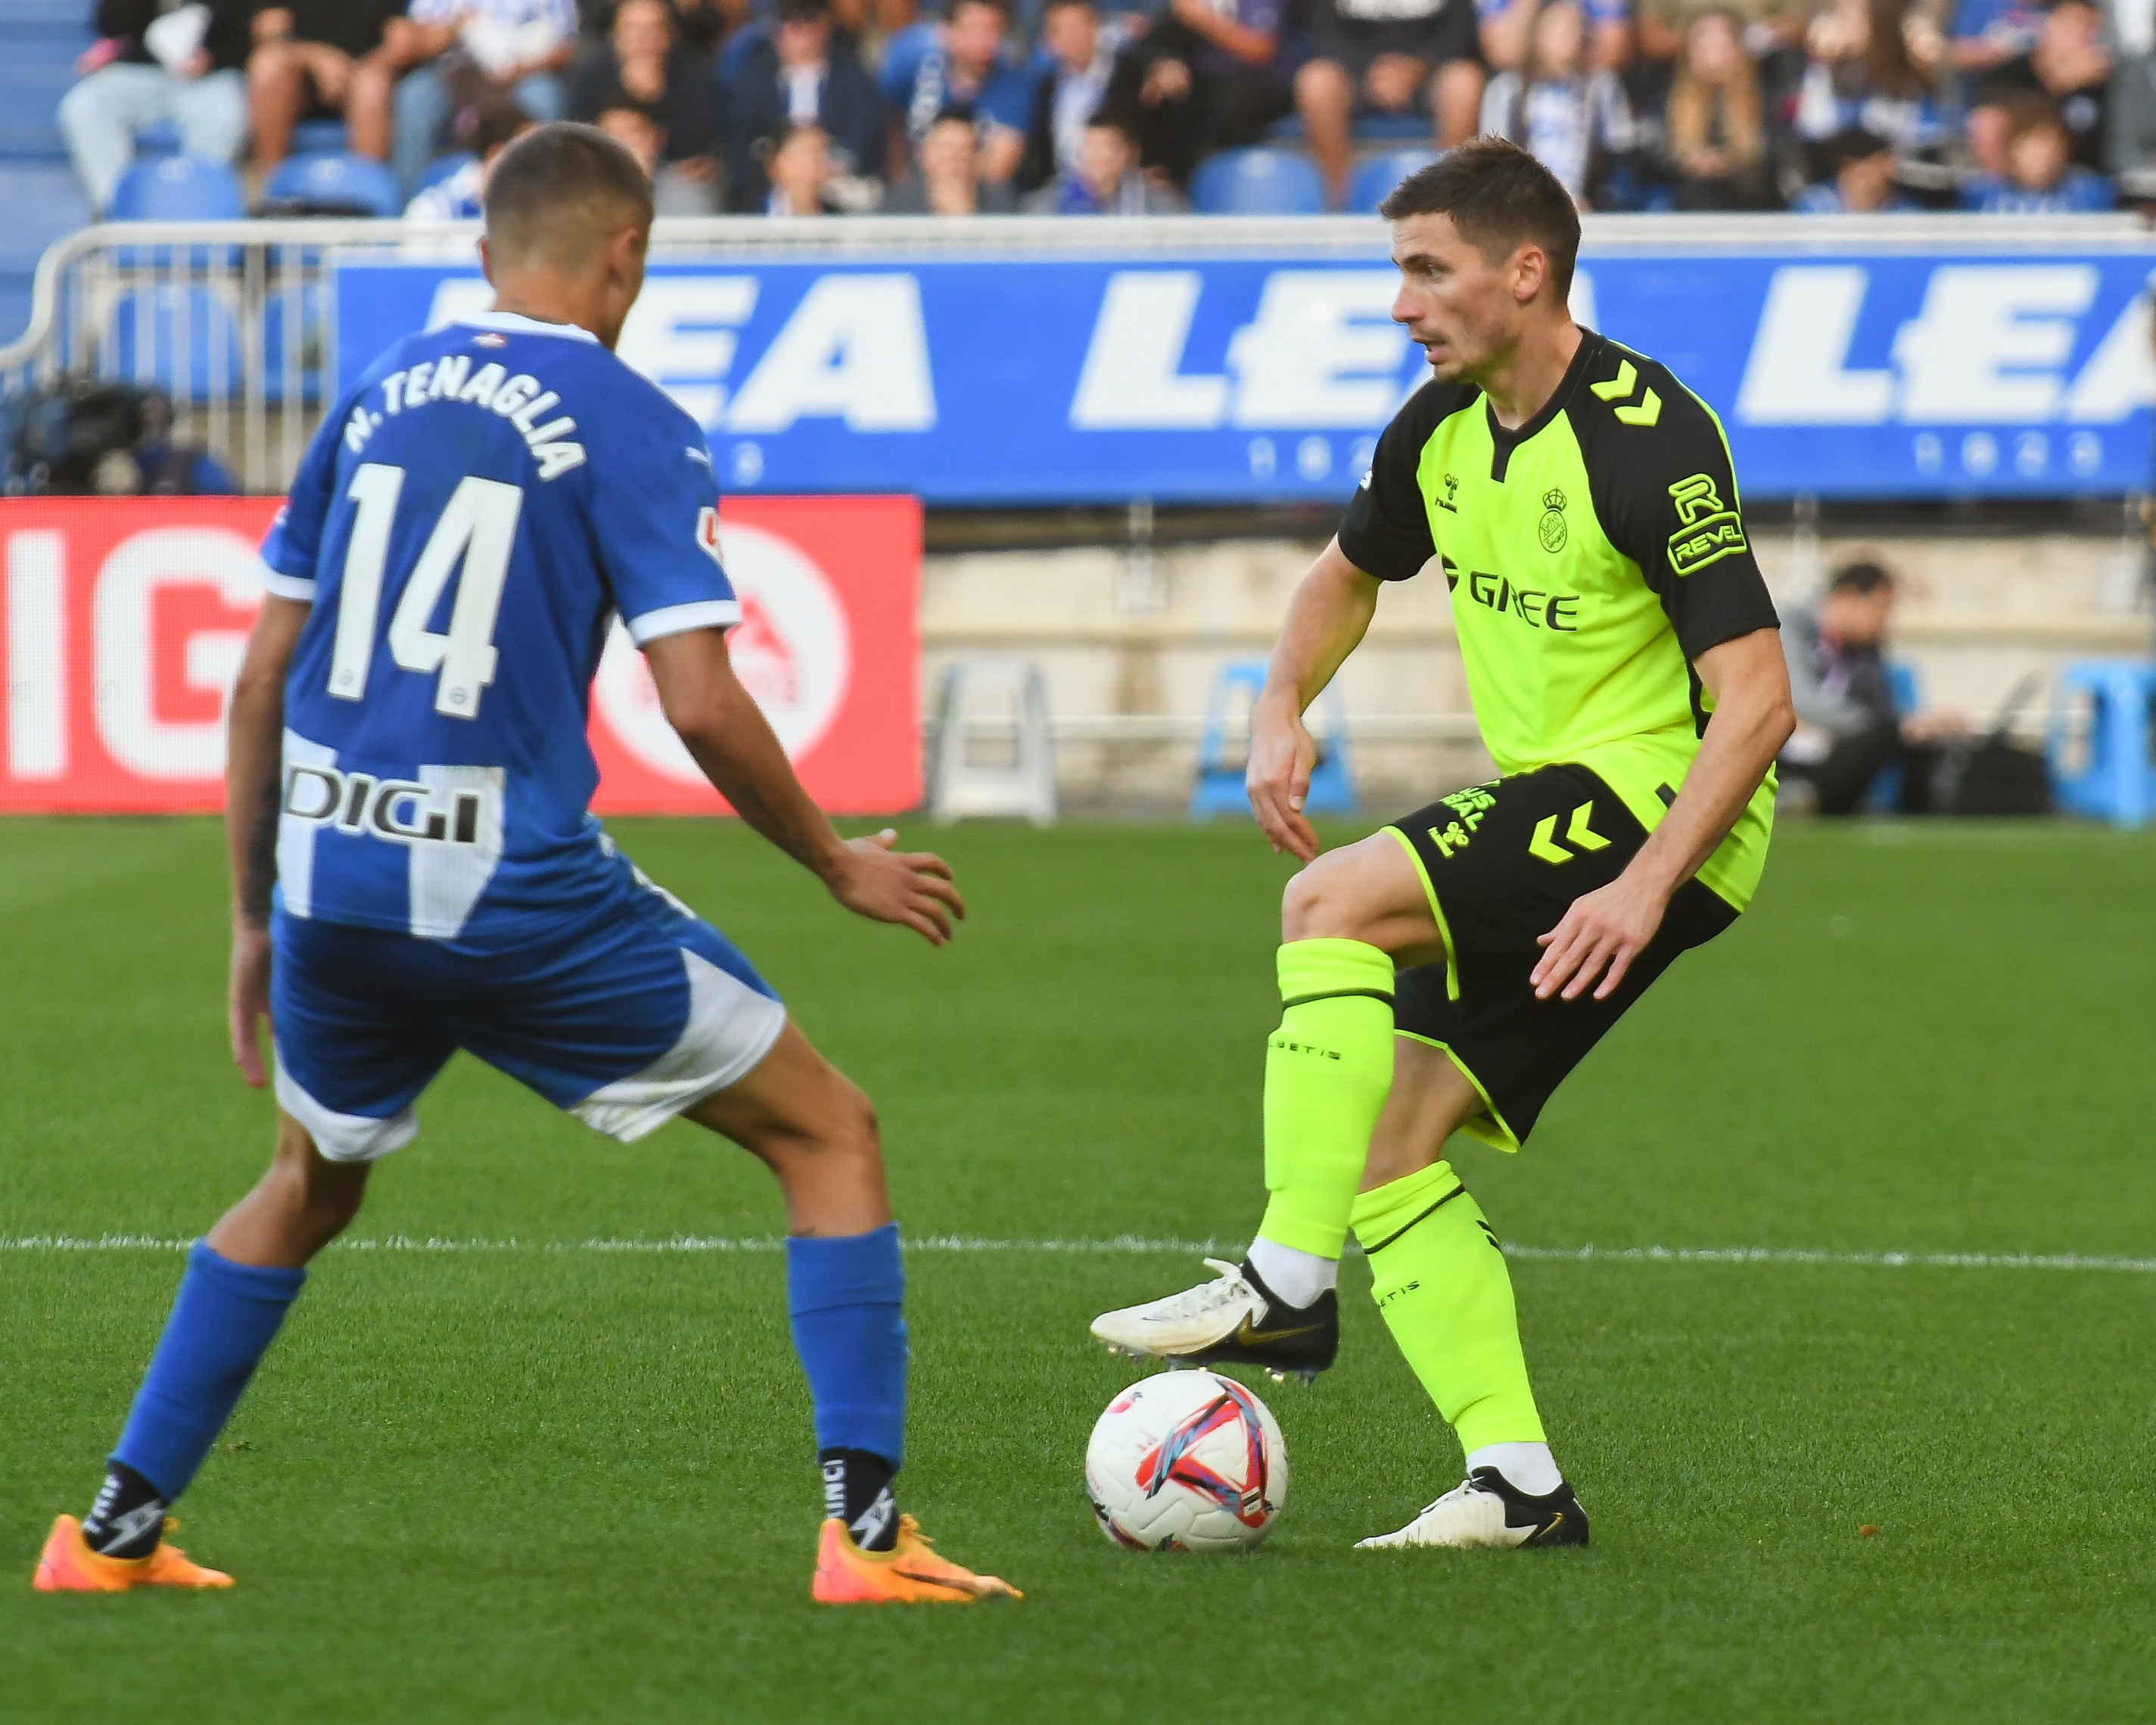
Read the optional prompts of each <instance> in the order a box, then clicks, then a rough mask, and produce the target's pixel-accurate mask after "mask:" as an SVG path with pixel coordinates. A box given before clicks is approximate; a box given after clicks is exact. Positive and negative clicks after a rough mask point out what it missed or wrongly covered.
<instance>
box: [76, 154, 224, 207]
mask: <svg viewBox="0 0 2156 1725" xmlns="http://www.w3.org/2000/svg"><path fill="white" fill-rule="evenodd" d="M105 213H106V214H107V215H108V216H110V218H112V219H113V220H114V221H115V222H228V221H234V220H237V219H238V218H240V217H242V216H244V215H245V214H246V213H247V198H246V195H245V193H244V192H243V190H242V189H241V187H240V183H239V175H238V174H237V173H235V172H233V170H232V169H231V167H228V165H227V164H226V163H224V162H212V161H210V160H209V159H208V157H203V156H162V157H157V158H156V159H155V160H153V161H148V162H142V161H138V162H136V163H135V164H134V165H133V166H132V167H130V168H129V169H128V170H127V172H126V173H124V174H122V175H121V177H120V184H119V186H118V187H116V188H115V190H114V192H113V193H112V208H110V209H109V210H107V211H106V212H105Z"/></svg>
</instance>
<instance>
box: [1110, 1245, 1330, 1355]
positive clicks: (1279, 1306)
mask: <svg viewBox="0 0 2156 1725" xmlns="http://www.w3.org/2000/svg"><path fill="white" fill-rule="evenodd" d="M1205 1262H1206V1265H1207V1266H1208V1267H1209V1268H1210V1269H1213V1270H1216V1271H1219V1279H1218V1280H1217V1281H1209V1282H1202V1283H1200V1284H1199V1286H1196V1287H1194V1288H1186V1289H1185V1290H1183V1292H1181V1293H1179V1294H1170V1295H1169V1296H1168V1297H1167V1298H1166V1299H1164V1300H1153V1301H1148V1302H1147V1303H1146V1304H1145V1305H1143V1306H1126V1307H1123V1308H1122V1310H1121V1311H1119V1312H1102V1313H1101V1316H1100V1317H1096V1318H1095V1319H1094V1320H1093V1334H1094V1336H1095V1337H1096V1338H1097V1339H1098V1340H1100V1341H1101V1342H1105V1343H1107V1345H1108V1347H1109V1348H1111V1350H1113V1351H1114V1352H1115V1353H1127V1354H1132V1355H1135V1356H1136V1357H1137V1358H1140V1359H1164V1360H1168V1361H1171V1362H1173V1363H1175V1364H1177V1365H1189V1366H1210V1365H1222V1364H1234V1365H1246V1366H1260V1367H1262V1368H1265V1370H1266V1371H1267V1372H1270V1373H1271V1374H1272V1375H1273V1376H1274V1377H1275V1378H1287V1377H1289V1376H1290V1375H1293V1376H1295V1377H1298V1378H1301V1379H1302V1381H1303V1382H1304V1383H1306V1384H1307V1383H1309V1382H1310V1381H1311V1380H1312V1378H1315V1377H1317V1374H1318V1373H1320V1372H1322V1371H1323V1370H1324V1369H1325V1368H1327V1366H1329V1365H1331V1364H1332V1361H1333V1358H1334V1356H1336V1355H1337V1353H1339V1352H1340V1300H1339V1296H1338V1294H1337V1292H1336V1291H1334V1290H1332V1289H1331V1288H1327V1290H1326V1291H1324V1292H1323V1293H1322V1294H1321V1295H1319V1296H1317V1299H1316V1300H1314V1301H1312V1302H1311V1303H1310V1304H1309V1305H1308V1306H1291V1305H1289V1304H1288V1303H1287V1302H1286V1301H1285V1300H1282V1299H1281V1298H1280V1297H1279V1296H1276V1294H1275V1293H1274V1292H1273V1291H1272V1290H1271V1289H1270V1288H1268V1287H1267V1286H1265V1282H1264V1281H1262V1280H1261V1279H1260V1276H1259V1275H1258V1273H1257V1271H1255V1270H1254V1269H1252V1268H1251V1267H1250V1265H1249V1264H1248V1263H1247V1262H1245V1263H1242V1264H1229V1263H1227V1262H1225V1261H1224V1260H1221V1259H1219V1258H1208V1259H1207V1260H1205Z"/></svg>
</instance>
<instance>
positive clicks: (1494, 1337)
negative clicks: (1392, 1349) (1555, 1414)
mask: <svg viewBox="0 0 2156 1725" xmlns="http://www.w3.org/2000/svg"><path fill="white" fill-rule="evenodd" d="M1354 1221H1355V1237H1356V1238H1357V1239H1358V1240H1361V1241H1362V1243H1363V1250H1364V1251H1365V1252H1366V1253H1368V1255H1369V1259H1370V1271H1371V1276H1372V1284H1371V1288H1370V1296H1371V1297H1372V1298H1373V1299H1374V1300H1375V1301H1377V1302H1378V1311H1379V1312H1382V1313H1383V1314H1384V1319H1385V1323H1386V1326H1387V1327H1388V1328H1389V1329H1390V1330H1391V1331H1392V1332H1393V1340H1394V1342H1396V1343H1399V1349H1400V1352H1401V1353H1403V1354H1404V1355H1405V1356H1406V1357H1407V1363H1408V1364H1409V1366H1411V1367H1412V1368H1414V1374H1415V1376H1416V1377H1417V1378H1420V1379H1421V1380H1422V1387H1423V1388H1424V1389H1426V1390H1428V1391H1429V1392H1430V1399H1431V1400H1432V1401H1434V1402H1435V1403H1436V1404H1437V1410H1438V1412H1439V1413H1440V1414H1444V1415H1445V1418H1446V1420H1450V1422H1451V1425H1452V1428H1453V1430H1455V1431H1456V1432H1458V1433H1459V1434H1460V1448H1461V1449H1462V1450H1466V1451H1467V1452H1469V1453H1470V1454H1472V1453H1473V1452H1474V1451H1475V1450H1479V1449H1481V1447H1482V1446H1483V1445H1486V1444H1538V1443H1542V1442H1544V1441H1545V1439H1544V1438H1543V1422H1542V1416H1541V1415H1540V1414H1537V1412H1536V1411H1535V1395H1534V1392H1533V1391H1532V1389H1529V1388H1528V1387H1527V1358H1526V1356H1525V1355H1524V1354H1522V1353H1521V1352H1520V1321H1519V1316H1518V1314H1517V1312H1515V1310H1514V1309H1513V1306H1512V1276H1511V1274H1510V1273H1509V1272H1508V1271H1507V1270H1506V1268H1505V1255H1504V1254H1503V1253H1502V1252H1501V1251H1499V1250H1497V1241H1496V1236H1495V1235H1492V1234H1491V1232H1490V1228H1489V1224H1488V1223H1486V1221H1484V1220H1483V1219H1482V1207H1481V1205H1480V1204H1476V1202H1475V1200H1474V1199H1473V1198H1471V1197H1470V1196H1469V1195H1468V1192H1467V1189H1466V1187H1465V1186H1462V1185H1461V1184H1460V1177H1459V1176H1458V1175H1457V1174H1455V1173H1453V1171H1452V1165H1451V1163H1445V1162H1440V1163H1435V1164H1433V1165H1432V1166H1430V1167H1429V1168H1424V1169H1423V1170H1421V1171H1420V1172H1419V1173H1412V1174H1409V1175H1408V1176H1407V1177H1406V1178H1404V1179H1399V1180H1394V1181H1391V1182H1389V1183H1387V1184H1385V1185H1383V1186H1380V1187H1378V1189H1377V1190H1376V1191H1374V1192H1365V1193H1363V1194H1362V1196H1360V1197H1359V1198H1358V1199H1356V1200H1355V1215H1354Z"/></svg>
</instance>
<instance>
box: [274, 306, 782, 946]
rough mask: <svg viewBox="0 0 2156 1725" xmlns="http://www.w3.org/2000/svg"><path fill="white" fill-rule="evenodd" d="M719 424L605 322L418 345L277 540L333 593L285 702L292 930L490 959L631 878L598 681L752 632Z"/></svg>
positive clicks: (306, 594) (310, 483) (283, 823)
mask: <svg viewBox="0 0 2156 1725" xmlns="http://www.w3.org/2000/svg"><path fill="white" fill-rule="evenodd" d="M718 501H719V498H718V486H717V482H716V480H715V478H714V477H713V475H712V471H711V456H710V454H709V452H708V450H707V449H706V445H705V442H704V434H703V433H702V431H701V429H699V428H698V427H697V426H696V424H695V423H694V422H693V421H691V420H690V418H689V417H688V415H687V414H685V413H683V412H682V411H681V409H680V408H677V407H675V405H674V403H672V402H671V401H670V400H669V399H667V398H666V397H665V395H663V394H662V393H660V391H659V390H658V389H657V388H655V387H654V385H652V384H651V383H649V382H646V381H645V380H644V378H643V377H639V376H638V375H637V374H636V373H635V372H632V371H631V370H630V369H629V367H627V366H625V365H624V364H623V363H622V362H620V361H619V360H618V359H616V358H615V357H613V354H611V353H609V352H607V351H606V349H605V348H603V347H601V346H600V345H599V344H598V342H597V341H594V340H593V338H592V337H591V336H589V335H588V334H587V333H586V332H585V331H583V330H579V329H576V328H572V327H570V326H565V325H560V324H549V323H539V322H536V321H532V320H531V319H529V318H524V317H518V316H513V315H511V314H507V313H502V312H490V313H487V314H485V316H478V317H474V318H470V319H467V320H465V321H462V322H459V323H456V324H452V325H450V326H448V327H446V328H444V329H440V330H437V331H433V332H431V333H429V334H427V335H423V336H413V337H412V338H410V339H409V340H407V341H402V342H400V343H398V345H397V346H396V347H393V348H392V349H391V350H390V351H389V352H388V353H386V354H384V355H383V356H382V358H380V359H379V360H377V362H375V364H374V365H373V367H372V368H371V369H370V370H369V371H368V372H367V375H366V376H365V377H363V378H362V380H361V381H360V382H359V383H358V384H357V386H356V387H355V388H354V389H353V390H352V393H350V394H349V395H347V396H346V398H344V399H343V400H342V401H341V402H340V403H338V405H337V407H336V410H335V412H334V413H332V414H331V417H330V418H328V419H327V420H326V421H325V422H324V424H323V427H322V429H321V434H319V435H318V436H317V437H316V439H315V442H314V444H313V446H312V447H311V449H309V450H308V452H307V455H306V459H305V462H304V463H303V464H302V465H301V466H300V474H299V477H298V479H297V480H296V481H295V483H294V485H293V487H292V492H291V495H290V499H289V501H287V502H286V504H285V509H284V511H282V513H280V515H279V516H278V518H277V521H276V524H275V526H273V527H272V528H271V529H270V531H269V537H268V539H267V540H266V541H265V542H264V545H263V549H262V555H263V559H264V562H266V563H267V564H268V566H269V575H268V581H269V590H270V591H271V592H272V593H277V594H280V595H281V596H282V597H284V598H290V599H298V600H303V601H306V602H308V603H311V604H312V605H313V607H314V611H313V614H312V615H311V616H310V617H309V618H308V619H307V622H306V624H305V628H304V629H303V630H302V631H301V633H300V640H299V644H298V648H297V649H296V650H295V653H294V655H293V659H292V665H291V670H290V675H289V677H288V679H287V680H286V683H285V772H284V788H283V805H282V813H281V814H280V819H279V824H278V834H277V872H278V894H279V899H280V903H281V905H282V906H283V908H284V910H285V912H286V914H287V915H290V916H306V917H319V918H321V919H323V920H325V921H327V922H347V923H357V924H359V925H361V926H362V927H370V928H383V929H393V930H396V931H398V932H405V933H409V934H413V935H418V936H421V937H425V938H429V939H434V940H444V941H454V942H459V944H462V945H465V946H470V947H476V948H499V947H506V946H512V945H517V944H521V943H522V942H526V941H529V940H531V939H533V938H534V937H536V936H538V935H540V934H542V933H543V932H545V931H546V930H547V929H548V928H549V927H558V926H559V925H560V923H561V922H562V919H563V918H564V917H565V916H574V915H576V914H578V913H579V912H580V911H583V910H584V909H587V908H589V907H591V906H594V905H596V904H597V903H598V902H599V901H602V900H603V898H604V897H605V896H606V895H607V894H608V893H609V892H613V891H619V887H620V885H621V882H622V880H623V879H624V875H625V874H626V870H625V867H624V864H623V862H622V861H621V860H619V858H618V857H617V856H615V855H614V854H613V850H612V847H611V846H610V845H608V843H607V842H606V840H605V839H604V836H603V834H602V833H601V831H600V829H599V826H598V822H597V821H596V820H594V819H593V818H592V817H591V815H590V814H589V813H588V808H589V804H590V802H591V796H592V792H593V788H595V787H596V785H597V783H598V767H597V764H596V763H595V762H593V758H592V753H591V748H590V745H589V744H588V742H587V741H586V738H585V727H586V723H587V717H588V699H589V696H590V691H591V683H592V676H593V672H594V671H595V670H597V669H598V660H599V654H600V651H601V649H602V648H603V646H604V644H605V642H606V637H607V633H608V629H609V628H610V627H611V625H612V621H613V616H614V614H616V613H617V612H618V613H619V614H620V616H621V617H622V619H623V620H624V622H625V623H626V624H627V625H628V628H629V634H630V636H631V637H632V639H634V640H635V642H636V644H638V645H639V646H643V645H644V644H646V643H648V642H650V641H653V640H655V639H658V638H659V637H660V636H662V635H666V634H677V633H679V632H680V631H682V630H685V629H706V628H711V627H723V626H726V625H727V624H732V623H735V622H737V621H739V619H740V615H741V608H740V605H739V603H737V600H736V599H735V597H734V592H733V588H732V587H731V584H730V583H728V581H727V580H726V573H725V571H724V570H723V569H722V568H721V567H720V563H719V552H718V543H719V542H718Z"/></svg>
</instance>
